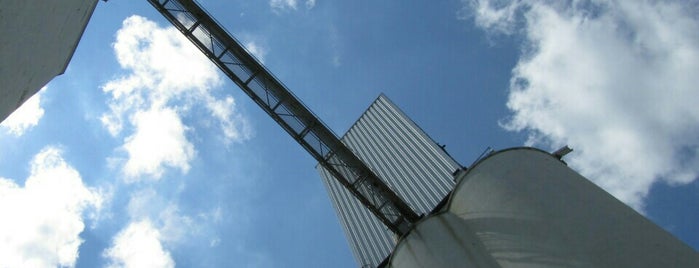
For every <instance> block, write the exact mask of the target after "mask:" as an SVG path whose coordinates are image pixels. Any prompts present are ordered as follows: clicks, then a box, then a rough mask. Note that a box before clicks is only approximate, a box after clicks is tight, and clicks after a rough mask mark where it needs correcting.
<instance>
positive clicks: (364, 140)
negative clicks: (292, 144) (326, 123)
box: [316, 94, 460, 267]
mask: <svg viewBox="0 0 699 268" xmlns="http://www.w3.org/2000/svg"><path fill="white" fill-rule="evenodd" d="M341 140H342V142H343V143H345V144H346V145H347V147H349V148H350V149H351V150H352V151H354V152H355V153H356V154H357V156H358V157H359V158H360V159H362V160H363V161H364V162H365V163H366V164H367V166H369V167H370V168H371V169H373V170H374V172H376V174H377V175H378V176H379V177H381V178H383V179H384V180H385V182H386V184H388V185H389V186H390V187H391V188H392V189H394V190H395V191H396V193H398V195H399V196H400V197H401V198H402V199H403V200H406V202H407V203H408V205H410V207H411V208H412V209H413V210H415V211H416V212H417V213H419V214H428V213H429V212H430V211H432V209H434V208H435V206H436V205H437V204H438V203H439V202H440V201H442V199H444V197H445V196H446V195H447V194H448V193H449V192H450V191H451V190H452V188H453V187H454V177H453V175H452V174H453V173H454V171H456V170H458V169H459V168H460V165H459V164H458V163H457V162H456V161H455V160H454V159H452V158H451V157H450V156H449V155H448V154H447V153H446V152H445V151H444V150H443V149H442V148H441V147H440V146H438V145H437V143H435V142H434V141H433V140H432V139H431V138H430V137H429V136H428V135H427V134H426V133H425V132H424V131H423V130H422V129H421V128H420V127H418V126H417V125H416V124H415V123H414V122H413V121H412V120H411V119H410V118H409V117H408V116H406V115H405V113H403V112H402V111H401V110H400V109H399V108H398V107H397V106H396V105H395V104H394V103H393V102H391V100H390V99H388V98H387V97H386V96H385V95H383V94H382V95H381V96H379V97H378V98H377V99H376V100H375V101H374V102H373V103H372V104H371V106H370V107H369V108H368V109H367V110H366V111H365V112H364V114H362V116H361V117H360V118H359V120H357V122H356V123H354V125H353V126H352V127H351V128H350V130H349V131H348V132H347V133H346V134H345V135H344V136H343V137H342V139H341ZM316 168H317V170H318V171H319V173H320V175H321V178H322V181H323V183H324V184H325V186H326V189H327V190H328V194H329V195H330V199H331V200H332V203H333V206H334V207H335V210H336V212H337V214H338V218H339V219H340V223H341V225H342V227H343V229H344V231H345V234H346V236H347V240H348V242H349V244H350V248H351V249H352V252H353V254H354V256H355V259H356V260H357V263H358V264H359V266H360V267H376V266H377V265H378V264H379V263H381V262H382V261H383V260H384V259H385V258H386V256H388V255H389V254H390V253H391V251H392V250H393V247H394V246H395V244H396V240H397V238H396V237H395V235H394V234H393V233H392V232H391V230H389V229H387V228H386V226H384V225H383V224H382V223H381V222H380V221H379V220H378V219H376V217H375V216H374V215H373V214H372V213H371V212H370V211H369V210H368V209H367V208H366V207H365V206H364V205H362V204H361V203H360V202H359V201H358V200H357V199H356V198H355V197H354V196H353V195H352V194H351V193H350V192H349V191H348V190H346V188H345V187H343V186H342V185H341V184H340V183H339V182H337V180H336V179H335V178H333V177H332V175H331V174H330V173H329V172H328V171H327V170H326V169H324V168H323V167H322V166H317V167H316Z"/></svg>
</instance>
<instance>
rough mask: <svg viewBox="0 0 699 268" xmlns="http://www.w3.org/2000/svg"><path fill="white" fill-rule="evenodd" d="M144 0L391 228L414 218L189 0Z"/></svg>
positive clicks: (404, 227)
mask: <svg viewBox="0 0 699 268" xmlns="http://www.w3.org/2000/svg"><path fill="white" fill-rule="evenodd" d="M148 2H150V3H151V4H152V5H153V6H154V7H155V8H156V9H157V10H158V11H159V12H160V13H161V14H162V15H163V16H165V18H166V19H167V20H169V21H170V22H171V23H172V24H173V25H174V26H175V28H177V29H178V30H179V31H180V32H182V33H183V34H184V35H185V36H186V37H187V38H188V39H189V40H190V41H191V42H192V43H193V44H194V45H195V46H197V48H199V50H201V52H203V53H204V54H205V55H206V56H207V57H208V58H209V59H210V60H211V61H212V62H213V63H214V64H216V66H218V67H219V68H220V69H221V71H223V73H225V74H226V75H227V76H228V77H229V78H230V79H231V80H232V81H233V82H235V83H236V84H237V85H238V86H239V87H240V89H242V90H243V91H244V92H245V93H246V94H247V95H248V96H250V98H252V99H253V100H254V101H255V102H256V103H257V104H258V105H259V106H260V107H261V108H262V109H263V110H264V111H265V112H266V113H267V114H268V115H269V116H271V117H272V119H274V121H276V122H277V123H279V125H280V126H281V127H282V128H283V129H284V130H286V132H288V133H289V135H291V137H292V138H294V140H296V141H297V142H298V143H299V144H301V146H302V147H303V148H305V149H306V151H308V152H309V153H310V154H311V155H312V156H313V157H314V158H315V159H316V160H318V162H319V163H320V165H321V166H322V167H323V168H325V169H326V170H327V171H329V172H330V173H331V174H332V175H333V177H335V178H336V179H337V180H338V181H339V182H340V183H341V184H342V185H343V186H344V187H345V188H346V189H347V190H349V191H350V192H351V193H352V194H353V195H354V196H355V197H356V198H357V199H359V201H360V202H362V204H364V206H366V207H367V208H368V209H369V210H370V211H371V212H372V213H373V214H374V215H376V217H378V218H379V219H380V220H381V221H382V222H383V223H384V224H385V225H386V226H387V227H388V228H389V229H390V230H391V231H393V232H394V233H395V234H397V235H399V236H400V235H403V234H405V233H406V232H407V231H408V230H409V229H410V227H411V226H412V224H413V223H415V222H416V221H417V220H418V219H419V218H420V216H418V215H417V214H416V213H415V212H414V211H413V210H412V209H411V208H410V206H408V204H406V203H405V202H404V201H403V200H402V199H401V198H400V197H398V195H396V193H395V192H394V191H392V190H391V189H390V188H389V187H388V186H387V185H386V184H385V183H384V182H383V181H382V180H381V179H379V177H378V176H377V175H376V174H375V173H374V172H373V171H372V170H371V169H369V168H368V167H367V166H366V165H365V164H364V163H363V162H362V161H361V160H359V158H357V156H356V155H355V154H354V153H353V152H352V151H350V150H349V149H348V148H347V147H346V146H345V145H344V144H343V143H342V142H340V140H339V139H338V138H337V136H336V135H335V134H334V133H333V132H332V131H331V130H330V129H329V128H328V127H327V126H326V125H325V124H324V123H323V122H321V121H320V119H318V117H316V116H315V115H314V114H313V113H312V112H311V111H310V110H309V109H308V108H307V107H306V106H305V105H304V104H303V103H301V101H299V100H298V99H297V98H296V97H295V96H294V95H293V94H292V93H291V92H290V91H289V90H288V89H287V88H286V86H284V84H282V83H281V82H280V81H279V80H278V79H277V78H276V77H274V76H273V75H272V74H271V73H270V72H269V71H268V70H267V69H266V68H265V67H264V66H262V64H260V63H259V62H258V61H257V60H256V59H255V58H254V57H253V56H252V55H251V54H250V53H249V52H248V51H247V50H245V48H244V47H243V46H242V45H241V44H240V42H238V41H237V40H235V39H234V38H233V37H232V36H231V35H230V34H229V33H228V32H227V31H226V30H225V29H223V28H222V27H221V26H220V25H219V24H218V23H217V22H216V21H215V20H214V19H213V18H211V16H210V15H209V14H208V13H207V12H206V11H204V10H203V9H202V8H201V7H200V6H199V5H198V4H197V3H196V2H195V1H193V0H148ZM183 64H185V63H183Z"/></svg>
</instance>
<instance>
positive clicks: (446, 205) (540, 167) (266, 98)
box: [0, 0, 699, 268]
mask: <svg viewBox="0 0 699 268" xmlns="http://www.w3.org/2000/svg"><path fill="white" fill-rule="evenodd" d="M149 2H150V3H151V4H152V5H153V6H154V8H156V9H157V10H158V11H159V12H160V13H161V14H163V16H165V18H166V19H167V20H169V21H170V22H171V23H172V24H173V26H175V28H177V29H178V30H179V31H181V32H182V33H183V34H184V35H185V36H186V37H187V38H189V40H190V41H192V42H193V44H194V45H195V46H197V47H198V48H199V49H200V50H201V51H202V52H204V53H205V55H206V56H207V57H209V58H210V59H211V60H212V62H213V63H214V64H215V65H217V66H218V67H219V68H220V69H221V71H222V72H223V73H224V74H225V75H227V76H228V77H229V78H230V79H231V80H232V81H233V82H234V83H236V84H237V85H238V86H239V87H240V88H241V89H242V90H243V91H244V92H245V93H246V94H248V95H249V96H250V97H251V98H252V100H253V101H255V102H256V103H257V104H258V105H259V106H260V107H261V108H262V109H263V110H264V111H265V112H267V113H268V115H270V117H271V118H272V119H274V120H275V121H276V122H277V123H278V124H279V125H280V126H281V127H282V129H284V130H285V131H287V132H288V133H289V134H290V135H291V137H292V138H294V140H296V141H297V142H298V143H299V145H301V146H302V147H303V148H304V149H306V150H307V151H308V152H309V153H310V154H311V156H313V157H314V158H315V159H316V160H317V161H319V162H320V165H319V166H318V167H317V169H318V171H319V173H320V175H321V178H322V180H323V182H324V184H325V186H326V188H327V190H328V193H329V196H330V199H331V200H332V203H333V206H334V207H335V209H336V212H337V214H338V218H339V220H340V222H341V225H342V227H343V229H344V231H345V234H346V236H347V239H348V242H349V244H350V248H351V250H352V251H353V253H354V256H355V258H356V260H357V263H358V264H359V265H360V266H361V267H401V268H406V267H699V254H697V252H696V251H694V250H693V249H692V248H690V247H689V246H687V245H686V244H684V243H683V242H681V241H679V240H678V239H677V238H675V237H673V236H672V235H671V234H669V233H668V232H666V231H664V230H662V229H661V228H660V227H658V226H657V225H655V224H653V223H652V222H650V221H649V220H647V219H645V218H644V217H643V216H642V215H640V214H638V213H637V212H635V211H634V210H632V209H631V208H629V207H628V206H626V205H625V204H623V203H621V202H620V201H618V200H617V199H615V198H614V197H613V196H611V195H609V194H608V193H606V192H605V191H604V190H602V189H601V188H599V187H597V186H596V185H594V184H592V183H591V182H590V181H589V180H587V179H586V178H584V177H582V176H581V175H579V174H578V173H576V172H575V171H573V170H572V169H570V168H568V166H567V165H566V164H565V163H564V162H563V161H561V159H560V155H556V154H549V153H547V152H543V151H541V150H538V149H533V148H514V149H508V150H502V151H498V152H494V153H490V154H488V155H487V156H485V157H484V158H483V159H480V160H479V161H477V162H476V163H475V164H474V165H472V166H470V167H468V169H466V168H463V167H462V166H461V165H459V164H458V163H457V162H456V161H455V160H454V159H452V158H451V157H450V156H449V155H448V154H447V153H446V151H445V150H444V149H443V148H442V147H440V146H439V145H438V144H436V143H435V142H434V141H433V140H432V139H430V138H429V136H428V135H427V134H426V133H425V132H424V131H422V130H421V129H420V127H418V126H417V125H416V124H415V123H414V122H413V121H412V120H411V119H410V118H409V117H407V116H406V115H405V114H404V113H403V112H402V111H401V110H400V109H399V108H398V107H397V106H396V105H395V104H393V103H392V102H391V101H390V100H389V99H388V98H387V97H386V96H383V95H381V96H379V97H378V98H377V99H376V101H374V103H373V104H372V105H371V106H370V107H369V108H368V109H367V111H366V112H365V113H364V114H363V115H362V116H361V117H360V119H359V120H358V121H357V122H356V123H355V124H354V125H353V126H352V127H351V128H350V130H349V131H348V132H347V134H345V135H344V136H343V137H342V138H341V139H338V138H337V137H336V136H335V135H334V134H333V133H332V131H331V130H330V129H328V128H327V126H325V125H324V124H323V123H322V121H320V119H318V118H316V117H315V115H314V114H313V113H312V112H311V111H310V110H309V109H308V108H307V107H305V105H303V103H302V102H301V101H300V100H298V99H296V97H295V96H294V95H293V94H291V92H290V91H289V90H288V89H287V88H286V87H285V86H284V84H283V83H281V82H280V81H278V80H277V79H276V77H274V76H273V75H272V74H271V72H269V71H268V70H267V69H266V68H265V67H264V66H262V65H261V64H260V63H259V62H258V61H257V60H255V59H254V57H252V56H251V55H250V54H249V53H248V52H247V51H246V50H245V49H244V47H243V46H242V45H240V44H239V43H238V42H237V41H236V40H235V39H234V38H233V37H231V36H230V35H229V34H228V33H227V31H226V30H225V29H223V28H222V27H221V26H220V25H218V23H217V22H216V21H215V20H214V19H213V18H211V17H210V16H209V15H208V13H206V12H205V11H204V10H203V9H201V7H199V6H198V4H197V3H196V2H194V1H191V0H172V1H160V0H149ZM96 3H97V1H96V0H64V1H39V0H26V1H4V0H0V6H2V7H3V9H2V10H0V31H1V32H0V33H2V36H3V39H2V40H0V62H3V63H13V64H14V65H13V68H3V69H2V70H1V72H0V85H2V88H0V121H2V120H4V119H5V118H6V117H7V116H8V115H9V114H10V113H12V112H13V111H14V110H15V109H16V108H17V107H19V106H20V105H21V104H22V103H23V102H24V101H25V100H27V99H28V98H29V97H31V96H32V95H34V94H35V93H36V92H37V91H38V90H39V89H40V88H41V87H42V86H44V85H45V84H46V83H48V82H49V81H50V80H51V79H52V78H53V77H55V76H56V75H59V74H61V73H63V72H64V71H65V69H66V67H67V65H68V62H69V61H70V58H71V57H72V54H73V51H74V50H75V48H76V46H77V44H78V42H79V40H80V37H81V35H82V31H83V30H84V29H85V26H86V25H87V22H88V21H89V18H90V16H91V15H92V12H93V10H94V8H95V5H96Z"/></svg>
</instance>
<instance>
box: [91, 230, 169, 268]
mask: <svg viewBox="0 0 699 268" xmlns="http://www.w3.org/2000/svg"><path fill="white" fill-rule="evenodd" d="M104 256H105V257H107V258H109V260H110V264H109V266H108V267H126V268H130V267H154V268H155V267H175V261H173V260H172V257H171V256H170V252H168V251H167V250H165V249H164V248H163V245H162V243H161V234H160V232H159V231H158V229H156V228H154V227H153V225H152V224H151V222H150V221H148V220H142V221H138V222H133V223H130V224H129V225H128V226H127V227H126V228H125V229H124V230H122V231H121V232H119V234H117V235H116V237H115V238H114V241H113V244H112V246H111V247H110V248H108V249H107V250H106V251H105V252H104Z"/></svg>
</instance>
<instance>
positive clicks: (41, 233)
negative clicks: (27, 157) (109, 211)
mask: <svg viewBox="0 0 699 268" xmlns="http://www.w3.org/2000/svg"><path fill="white" fill-rule="evenodd" d="M103 200H104V196H103V195H101V194H100V192H99V191H97V190H95V189H91V188H89V187H86V186H85V185H84V184H83V182H82V179H81V177H80V174H79V173H78V172H77V171H76V170H75V169H74V168H73V167H71V166H70V165H69V164H68V163H66V162H65V160H64V159H63V157H62V155H61V151H60V150H59V149H57V148H54V147H46V148H44V149H43V150H42V151H41V152H40V153H38V154H37V155H36V156H35V157H34V159H33V160H32V162H31V172H30V175H29V178H27V180H26V181H25V185H24V187H21V186H19V185H17V184H16V183H15V182H13V181H11V180H8V179H3V178H0V215H2V220H1V221H0V241H2V246H1V247H0V267H51V266H53V267H56V266H67V267H72V266H74V265H75V261H76V259H77V258H78V248H79V246H80V244H81V243H82V239H81V238H80V236H79V235H80V233H81V232H82V231H83V230H84V229H85V224H84V220H83V214H84V213H85V212H87V211H90V210H96V211H99V210H100V208H101V205H102V203H103Z"/></svg>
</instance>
